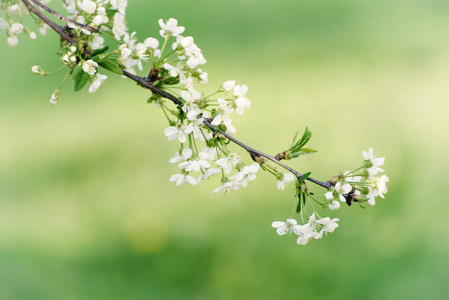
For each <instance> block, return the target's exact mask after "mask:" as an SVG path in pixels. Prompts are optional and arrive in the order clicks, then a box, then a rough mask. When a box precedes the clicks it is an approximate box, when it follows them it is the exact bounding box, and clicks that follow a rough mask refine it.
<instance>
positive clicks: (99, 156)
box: [0, 0, 449, 299]
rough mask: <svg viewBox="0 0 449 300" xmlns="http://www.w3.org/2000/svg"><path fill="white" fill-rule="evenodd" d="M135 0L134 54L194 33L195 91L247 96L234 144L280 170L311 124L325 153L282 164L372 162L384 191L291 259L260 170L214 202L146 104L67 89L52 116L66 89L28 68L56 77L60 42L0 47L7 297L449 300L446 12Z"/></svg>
mask: <svg viewBox="0 0 449 300" xmlns="http://www.w3.org/2000/svg"><path fill="white" fill-rule="evenodd" d="M130 2H131V3H130V7H129V9H128V20H129V26H130V28H132V29H133V30H136V31H137V32H138V36H139V37H140V38H141V39H143V38H146V37H147V36H150V35H151V36H156V35H157V32H158V29H157V20H158V19H159V18H169V17H175V18H178V19H179V21H180V23H181V24H182V25H185V26H186V28H187V30H186V34H187V35H193V36H194V37H195V40H196V42H197V44H198V45H199V46H200V47H201V48H202V49H203V53H204V54H205V56H206V58H207V59H208V64H207V65H206V67H205V69H206V71H208V72H209V81H210V84H209V85H210V86H211V87H208V88H207V89H210V90H213V89H215V87H216V86H218V85H219V84H220V83H222V82H223V81H225V80H229V79H235V80H237V81H238V82H239V83H245V84H247V85H248V86H249V87H250V93H249V95H248V96H249V97H250V99H251V100H252V103H253V105H252V107H251V109H250V110H249V111H248V112H247V113H246V114H245V116H244V117H236V118H235V120H234V123H235V125H236V128H237V130H238V132H237V137H238V138H240V139H241V140H243V141H245V142H247V143H248V144H249V145H252V146H254V147H256V148H260V149H261V150H263V151H265V152H268V153H272V154H276V153H279V152H280V151H282V150H283V149H284V148H285V147H287V146H288V143H289V142H290V140H291V136H292V135H293V134H294V133H295V131H296V130H297V128H304V127H305V126H308V127H309V128H310V130H311V131H313V133H314V138H313V140H312V141H311V143H310V147H312V148H313V149H317V150H319V152H318V153H317V154H315V155H313V156H305V157H303V158H301V159H299V160H296V161H292V162H289V163H290V164H291V165H292V166H294V167H295V168H296V169H298V170H301V171H303V172H306V171H312V172H313V176H314V177H316V178H320V179H328V178H331V177H332V176H333V175H335V174H337V173H338V171H343V170H345V169H350V168H352V167H353V166H358V165H359V164H360V162H361V160H362V156H361V150H362V149H364V150H366V149H368V148H369V147H373V148H374V150H375V152H376V153H378V154H379V155H382V156H385V157H386V165H385V169H386V170H387V174H388V175H389V177H390V187H389V193H388V194H387V196H386V199H385V200H379V201H378V203H377V205H376V206H375V207H369V208H367V209H365V210H363V209H360V208H358V207H357V206H353V207H350V208H348V207H343V208H342V209H340V210H339V211H337V212H332V213H331V217H338V218H340V219H341V222H340V227H339V228H338V229H337V230H336V232H335V233H333V234H332V235H330V236H328V237H326V238H324V239H323V240H321V241H316V242H313V243H311V244H310V245H307V246H305V247H299V246H296V244H295V240H294V239H293V238H288V237H284V238H282V237H279V236H277V235H276V234H275V232H274V230H273V229H272V228H271V226H270V224H271V222H272V221H275V220H282V219H285V218H286V217H287V216H288V215H289V214H290V210H291V206H292V203H293V201H294V189H293V188H292V187H291V188H290V189H287V190H286V191H285V192H279V191H277V190H276V185H275V181H273V179H272V178H271V177H269V176H268V174H262V173H260V174H259V177H260V178H259V179H258V180H257V181H256V182H254V183H252V184H250V185H249V186H248V188H246V189H244V190H241V191H239V192H237V193H234V194H231V195H229V196H226V197H221V196H212V195H211V191H212V190H213V188H215V187H216V186H218V185H219V182H218V181H211V182H210V183H207V184H205V185H202V186H196V187H191V186H182V187H174V185H173V184H171V183H170V182H169V181H168V178H169V177H170V175H171V174H173V173H175V172H176V171H177V167H176V166H174V165H169V164H168V159H169V158H171V157H172V155H173V154H174V152H175V151H176V150H177V148H176V145H175V144H174V143H172V142H170V141H167V140H166V138H165V136H164V134H163V129H164V128H165V127H167V124H166V121H165V120H164V117H163V115H162V113H161V112H160V111H159V109H158V108H157V107H154V106H153V105H148V104H146V99H147V98H148V95H149V93H148V92H147V91H144V90H142V89H139V88H136V87H135V85H134V84H133V83H131V82H130V81H127V80H122V79H120V78H115V79H111V80H109V81H107V82H106V84H105V86H104V87H103V88H102V89H101V90H100V91H99V92H98V93H97V94H95V95H91V94H88V93H87V92H81V93H77V94H75V93H74V92H72V88H71V87H68V86H67V87H66V88H65V89H64V90H63V92H62V94H61V97H60V103H59V104H58V105H57V106H54V107H53V106H50V105H49V104H48V102H47V99H48V98H49V97H50V95H51V93H52V92H53V90H54V89H55V88H56V87H57V86H58V84H59V82H60V81H61V80H62V77H58V76H54V77H51V78H40V77H38V76H36V75H34V74H32V73H31V71H30V68H31V66H32V65H34V64H40V65H42V66H43V67H45V68H47V69H56V68H57V67H58V66H59V64H60V62H59V61H58V59H57V56H56V55H55V54H54V52H55V47H54V46H55V44H56V43H57V42H58V39H57V37H56V35H55V34H53V33H49V34H48V35H47V37H39V38H38V40H36V41H27V40H26V39H25V38H22V39H21V40H20V43H19V45H18V47H17V48H14V49H11V48H8V46H7V44H6V42H5V41H3V42H2V43H0V53H1V55H0V66H1V67H2V72H0V82H1V89H0V107H1V109H0V138H1V141H2V143H1V147H0V299H281V298H282V297H290V298H291V297H301V298H303V299H323V298H326V299H445V298H447V295H448V294H449V288H448V286H447V284H445V281H446V280H447V278H448V276H449V271H448V270H449V268H448V262H449V257H448V253H449V252H448V251H449V240H448V236H449V232H448V228H449V226H448V225H449V224H448V221H447V216H446V215H447V211H448V206H449V205H448V202H447V201H446V198H447V197H446V196H445V195H446V194H445V182H446V179H445V178H444V176H445V172H446V170H447V167H448V163H447V153H448V152H449V143H448V141H447V136H448V133H449V132H448V126H447V121H446V119H447V111H448V110H449V104H448V103H449V102H448V97H449V84H448V82H449V80H448V79H449V30H448V28H449V18H448V17H447V16H448V15H449V2H448V1H442V0H426V1H418V0H408V1H386V0H378V1H369V2H368V1H355V0H341V1H330V0H327V1H324V0H313V1H312V0H308V1H293V0H291V1H276V2H273V1H267V0H257V1H256V0H230V1H222V2H219V1H197V0H195V1H181V0H167V1H159V2H157V1H147V0H145V1H144V0H133V1H130ZM0 38H1V39H2V40H4V39H6V38H5V36H4V34H2V35H1V36H0ZM61 76H62V75H61ZM111 77H112V74H111ZM261 120H264V121H261ZM236 149H237V148H236ZM242 154H243V153H242ZM246 159H247V160H248V161H249V160H250V158H249V156H247V157H246ZM314 191H315V192H316V193H322V192H323V190H320V189H318V188H314Z"/></svg>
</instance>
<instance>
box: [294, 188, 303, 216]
mask: <svg viewBox="0 0 449 300" xmlns="http://www.w3.org/2000/svg"><path fill="white" fill-rule="evenodd" d="M302 197H305V195H304V194H303V192H300V193H299V197H298V198H299V201H298V205H297V206H296V213H297V214H299V213H300V212H301V206H302V200H301V198H302Z"/></svg>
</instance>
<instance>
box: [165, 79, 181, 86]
mask: <svg viewBox="0 0 449 300" xmlns="http://www.w3.org/2000/svg"><path fill="white" fill-rule="evenodd" d="M178 83H179V77H168V78H167V79H165V80H164V84H166V85H174V84H178Z"/></svg>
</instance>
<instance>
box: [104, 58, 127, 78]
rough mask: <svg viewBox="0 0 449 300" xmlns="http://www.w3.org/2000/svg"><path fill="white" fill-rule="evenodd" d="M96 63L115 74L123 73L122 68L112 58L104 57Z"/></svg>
mask: <svg viewBox="0 0 449 300" xmlns="http://www.w3.org/2000/svg"><path fill="white" fill-rule="evenodd" d="M98 65H99V66H100V67H102V68H105V69H106V70H109V71H111V72H113V73H115V74H118V75H123V72H122V69H121V68H120V67H119V66H118V65H117V64H116V63H115V62H113V61H112V60H110V59H105V60H102V61H99V62H98Z"/></svg>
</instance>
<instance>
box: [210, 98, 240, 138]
mask: <svg viewBox="0 0 449 300" xmlns="http://www.w3.org/2000/svg"><path fill="white" fill-rule="evenodd" d="M217 101H218V104H219V105H220V108H219V109H218V113H219V114H218V115H217V116H216V117H215V118H214V119H213V121H212V122H211V124H212V125H215V126H217V125H220V124H221V123H222V122H223V124H225V125H226V127H227V128H228V130H231V131H234V132H235V128H234V127H233V126H232V125H231V123H232V120H231V117H230V115H231V114H232V113H233V112H234V109H233V108H232V107H230V106H229V105H228V103H227V102H226V100H225V99H221V98H219V99H217Z"/></svg>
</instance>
